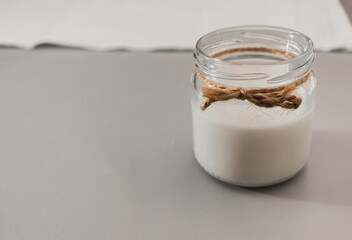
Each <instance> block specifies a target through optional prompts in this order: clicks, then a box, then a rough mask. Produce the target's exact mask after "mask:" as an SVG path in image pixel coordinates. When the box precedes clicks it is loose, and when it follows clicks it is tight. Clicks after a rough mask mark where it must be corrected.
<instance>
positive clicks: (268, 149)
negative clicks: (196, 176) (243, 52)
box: [192, 100, 313, 187]
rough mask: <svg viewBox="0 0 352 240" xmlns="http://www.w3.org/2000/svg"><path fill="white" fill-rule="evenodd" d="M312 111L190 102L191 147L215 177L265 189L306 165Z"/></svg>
mask: <svg viewBox="0 0 352 240" xmlns="http://www.w3.org/2000/svg"><path fill="white" fill-rule="evenodd" d="M312 117H313V110H309V111H307V109H305V106H304V105H303V106H300V107H299V108H298V109H297V110H287V109H282V108H279V107H275V108H270V109H269V108H261V107H257V106H255V105H253V104H251V103H249V102H248V101H240V100H228V101H223V102H216V103H213V104H212V105H211V106H210V107H209V108H207V109H206V110H205V111H202V110H200V108H199V104H198V103H196V101H193V103H192V119H193V148H194V155H195V157H196V159H197V161H198V162H199V164H200V165H201V166H202V167H203V168H204V169H205V170H206V171H207V172H208V173H209V174H211V175H212V176H214V177H216V178H218V179H220V180H222V181H225V182H229V183H232V184H236V185H240V186H249V187H255V186H265V185H270V184H274V183H278V182H281V181H284V180H286V179H288V178H290V177H292V176H294V175H295V174H296V173H297V172H298V171H299V170H300V169H302V167H303V166H304V165H305V163H306V161H307V159H308V155H309V151H310V142H311V128H312Z"/></svg>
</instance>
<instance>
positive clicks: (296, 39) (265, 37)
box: [194, 26, 315, 88]
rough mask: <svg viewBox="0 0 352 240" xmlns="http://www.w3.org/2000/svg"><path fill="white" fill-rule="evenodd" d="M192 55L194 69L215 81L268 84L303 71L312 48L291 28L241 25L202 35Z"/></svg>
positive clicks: (291, 78)
mask: <svg viewBox="0 0 352 240" xmlns="http://www.w3.org/2000/svg"><path fill="white" fill-rule="evenodd" d="M194 57H195V59H196V70H197V71H198V72H199V73H200V74H201V75H202V76H203V77H205V78H207V79H208V80H210V81H213V82H215V83H217V84H222V85H225V86H236V87H243V88H270V87H277V86H280V85H286V84H289V83H291V82H293V81H296V80H297V79H299V78H302V77H304V76H305V75H307V74H308V73H309V72H310V71H311V67H312V63H313V61H314V59H315V52H314V48H313V43H312V41H311V40H310V39H309V38H308V37H307V36H305V35H304V34H302V33H299V32H296V31H294V30H290V29H285V28H277V27H268V26H244V27H234V28H227V29H221V30H218V31H215V32H211V33H209V34H207V35H205V36H203V37H202V38H201V39H200V40H199V41H198V42H197V45H196V49H195V51H194Z"/></svg>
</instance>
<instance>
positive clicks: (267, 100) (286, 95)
mask: <svg viewBox="0 0 352 240" xmlns="http://www.w3.org/2000/svg"><path fill="white" fill-rule="evenodd" d="M235 52H260V53H270V54H275V55H277V56H282V57H285V58H287V59H291V58H294V57H296V56H295V55H294V54H292V53H287V52H286V51H283V50H278V49H271V48H266V47H246V48H235V49H229V50H225V51H221V52H218V53H215V54H214V55H212V57H213V58H218V57H220V56H223V55H225V54H231V53H235ZM196 74H197V76H198V77H199V78H200V79H201V80H202V81H203V82H204V83H205V84H207V85H208V86H203V87H202V88H201V91H202V94H203V97H204V98H205V99H206V100H205V101H204V102H203V103H202V104H201V106H200V108H201V109H202V110H203V111H204V110H205V109H206V108H208V107H209V106H210V105H211V104H212V103H214V102H217V101H226V100H230V99H239V100H247V101H249V102H251V103H253V104H255V105H257V106H259V107H265V108H271V107H276V106H278V107H282V108H286V109H297V108H298V107H299V106H300V105H301V103H302V98H300V97H298V96H296V95H294V94H293V91H294V90H295V89H296V88H297V86H299V85H301V84H303V83H304V82H306V81H307V80H308V79H309V78H310V75H311V72H309V73H308V74H307V75H305V76H304V77H303V78H301V79H299V80H297V81H295V82H293V83H290V84H287V85H284V86H279V87H275V88H261V89H245V88H242V87H227V86H223V85H220V84H216V83H214V82H213V81H210V80H208V79H206V78H205V77H204V76H202V75H201V74H200V73H199V72H198V71H196Z"/></svg>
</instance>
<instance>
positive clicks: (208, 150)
mask: <svg viewBox="0 0 352 240" xmlns="http://www.w3.org/2000/svg"><path fill="white" fill-rule="evenodd" d="M194 57H195V59H196V64H195V66H196V68H195V72H194V74H193V75H192V78H191V83H192V84H191V89H192V90H191V92H192V93H191V95H192V122H193V150H194V155H195V158H196V159H197V161H198V163H199V164H200V165H201V166H202V167H203V168H204V169H205V171H206V172H208V173H209V174H210V175H212V176H214V177H216V178H218V179H220V180H222V181H225V182H228V183H231V184H235V185H239V186H247V187H258V186H266V185H271V184H275V183H279V182H282V181H285V180H287V179H289V178H291V177H293V176H294V175H295V174H296V173H297V172H299V171H300V170H301V169H302V168H303V167H304V165H305V164H306V162H307V159H308V157H309V152H310V144H311V135H312V118H313V111H314V106H315V89H316V77H315V75H314V73H313V72H312V70H311V67H312V63H313V61H314V58H315V52H314V48H313V43H312V41H311V40H310V39H309V38H308V37H307V36H306V35H304V34H302V33H299V32H297V31H295V30H291V29H286V28H278V27H270V26H241V27H233V28H226V29H221V30H217V31H214V32H211V33H208V34H206V35H205V36H203V37H201V38H200V39H199V40H198V42H197V44H196V49H195V51H194Z"/></svg>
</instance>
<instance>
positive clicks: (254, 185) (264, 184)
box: [196, 158, 306, 188]
mask: <svg viewBox="0 0 352 240" xmlns="http://www.w3.org/2000/svg"><path fill="white" fill-rule="evenodd" d="M196 161H197V163H198V164H199V166H201V168H202V169H203V170H204V171H205V172H206V173H207V174H209V175H210V176H212V177H213V178H215V179H217V180H220V181H222V182H225V183H228V184H231V185H234V186H238V187H246V188H256V187H269V186H272V185H276V184H279V183H282V182H285V181H288V180H289V179H291V178H293V177H295V176H296V175H297V174H298V173H299V172H301V171H302V169H303V168H304V167H305V166H306V164H304V165H303V166H302V167H301V168H300V169H299V170H298V171H297V172H295V173H294V174H292V175H289V176H288V177H285V178H281V179H279V180H274V181H269V182H265V183H258V184H246V183H243V182H234V181H231V180H228V179H225V178H222V177H220V176H217V175H216V174H214V173H213V172H210V171H208V170H207V169H206V168H205V167H204V166H203V165H202V164H201V163H200V162H199V161H198V160H197V158H196Z"/></svg>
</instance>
